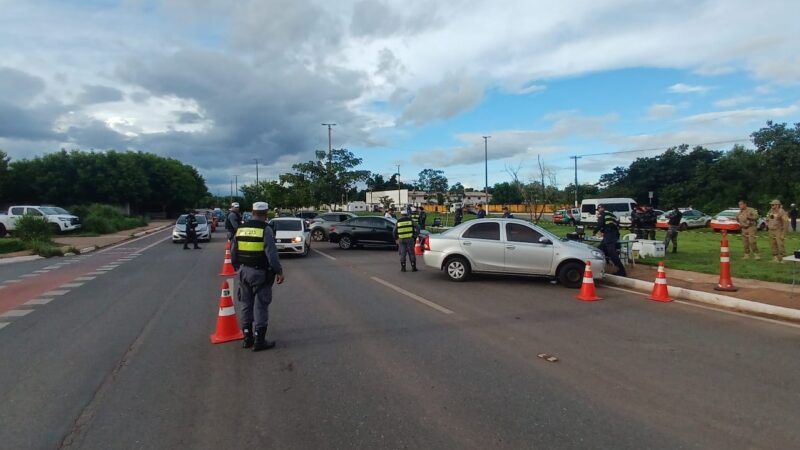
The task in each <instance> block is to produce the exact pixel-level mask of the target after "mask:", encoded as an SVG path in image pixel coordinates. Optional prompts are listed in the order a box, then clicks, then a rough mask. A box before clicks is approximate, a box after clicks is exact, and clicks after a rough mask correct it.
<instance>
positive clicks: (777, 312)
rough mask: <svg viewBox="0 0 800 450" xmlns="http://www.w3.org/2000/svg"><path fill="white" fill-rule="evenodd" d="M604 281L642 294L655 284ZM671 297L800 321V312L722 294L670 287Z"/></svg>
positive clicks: (615, 279)
mask: <svg viewBox="0 0 800 450" xmlns="http://www.w3.org/2000/svg"><path fill="white" fill-rule="evenodd" d="M603 281H604V282H606V283H608V284H610V285H614V286H618V287H625V288H629V289H634V290H637V291H642V292H649V291H651V290H652V289H653V283H650V282H647V281H643V280H637V279H635V278H626V277H618V276H616V275H606V276H604V277H603ZM669 295H670V297H672V298H678V299H682V300H689V301H692V302H696V303H703V304H706V305H711V306H717V307H723V308H729V309H734V310H736V311H739V312H743V313H748V314H754V315H759V316H770V317H776V318H781V319H787V320H792V321H800V310H798V309H792V308H784V307H782V306H775V305H768V304H766V303H759V302H753V301H750V300H742V299H740V298H734V297H730V296H727V295H722V294H712V293H710V292H703V291H695V290H692V289H685V288H682V287H677V286H669Z"/></svg>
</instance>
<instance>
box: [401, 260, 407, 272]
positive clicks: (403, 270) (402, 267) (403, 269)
mask: <svg viewBox="0 0 800 450" xmlns="http://www.w3.org/2000/svg"><path fill="white" fill-rule="evenodd" d="M405 271H406V263H404V262H401V263H400V272H405Z"/></svg>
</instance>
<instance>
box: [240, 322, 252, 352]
mask: <svg viewBox="0 0 800 450" xmlns="http://www.w3.org/2000/svg"><path fill="white" fill-rule="evenodd" d="M242 333H243V334H244V340H243V341H242V348H250V347H252V346H253V325H246V326H245V327H244V328H242Z"/></svg>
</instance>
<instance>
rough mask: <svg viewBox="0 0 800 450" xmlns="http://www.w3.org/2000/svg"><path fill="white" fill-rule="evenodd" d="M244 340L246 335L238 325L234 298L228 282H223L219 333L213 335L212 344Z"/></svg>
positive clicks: (218, 321)
mask: <svg viewBox="0 0 800 450" xmlns="http://www.w3.org/2000/svg"><path fill="white" fill-rule="evenodd" d="M243 338H244V333H242V330H241V329H240V328H239V324H238V323H236V310H235V309H234V308H233V298H232V297H231V289H230V287H228V282H227V281H223V282H222V294H220V297H219V315H218V316H217V331H215V332H214V334H212V335H211V342H212V343H214V344H221V343H223V342H228V341H237V340H239V339H243Z"/></svg>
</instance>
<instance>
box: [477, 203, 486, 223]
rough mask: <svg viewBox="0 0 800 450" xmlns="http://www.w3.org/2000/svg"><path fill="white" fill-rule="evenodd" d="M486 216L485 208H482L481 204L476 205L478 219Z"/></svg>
mask: <svg viewBox="0 0 800 450" xmlns="http://www.w3.org/2000/svg"><path fill="white" fill-rule="evenodd" d="M484 217H486V210H485V209H483V205H480V204H479V205H478V219H483V218H484Z"/></svg>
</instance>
